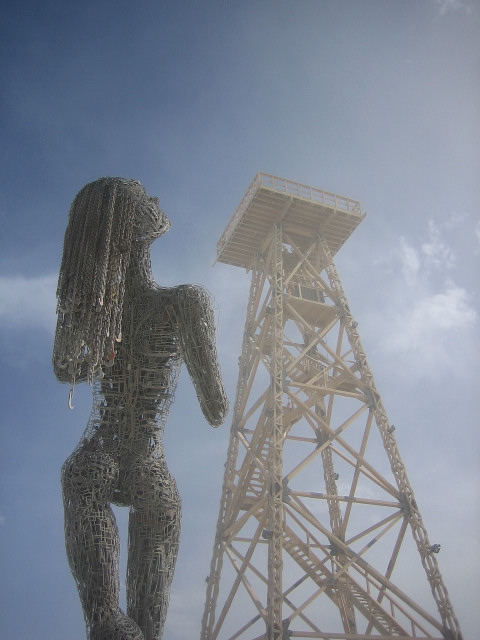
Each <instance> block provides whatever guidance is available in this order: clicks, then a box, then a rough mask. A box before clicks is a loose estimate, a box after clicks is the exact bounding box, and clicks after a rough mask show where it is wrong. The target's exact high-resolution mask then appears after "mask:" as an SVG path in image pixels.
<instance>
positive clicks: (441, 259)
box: [375, 220, 478, 375]
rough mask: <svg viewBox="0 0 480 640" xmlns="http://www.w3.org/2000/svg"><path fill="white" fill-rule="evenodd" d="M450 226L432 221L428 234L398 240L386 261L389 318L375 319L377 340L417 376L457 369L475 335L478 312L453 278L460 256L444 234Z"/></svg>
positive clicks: (391, 356)
mask: <svg viewBox="0 0 480 640" xmlns="http://www.w3.org/2000/svg"><path fill="white" fill-rule="evenodd" d="M457 223H458V220H457ZM452 224H454V222H453V221H452V220H448V221H446V222H445V223H443V224H441V225H438V224H436V223H435V222H434V221H432V220H431V221H429V223H428V228H427V230H426V234H425V237H424V238H418V239H416V240H414V241H412V240H411V239H408V238H405V237H403V238H400V240H399V244H398V247H397V249H396V250H395V251H393V252H392V253H391V254H390V256H389V257H388V259H387V261H388V263H389V264H388V267H389V268H388V273H389V277H390V278H391V280H392V281H391V284H390V287H389V293H388V294H387V296H388V307H387V308H388V312H387V315H388V317H387V319H386V320H387V321H386V322H385V323H383V324H382V326H381V327H378V321H377V323H376V327H375V331H376V338H377V339H376V344H377V346H378V348H379V349H380V350H381V351H382V352H383V353H384V354H385V355H386V356H387V357H389V358H391V359H392V360H394V361H396V362H398V360H399V359H400V360H405V361H408V363H409V370H411V371H413V372H414V373H416V374H417V375H422V374H423V373H429V372H434V373H435V372H436V373H438V374H440V373H441V371H442V370H445V368H448V369H449V370H451V368H452V367H458V366H459V365H458V360H459V355H461V354H463V353H467V352H468V344H469V343H470V350H471V341H472V340H473V339H475V337H474V332H473V331H472V329H473V327H474V326H475V325H476V324H477V322H478V312H477V310H476V309H475V308H474V306H473V303H472V299H471V296H470V294H469V292H468V291H467V290H466V289H465V288H464V287H462V286H460V285H458V284H457V283H455V282H454V280H453V277H452V274H453V273H454V271H455V267H456V264H457V256H456V254H455V252H454V251H453V249H452V248H451V246H450V245H449V243H448V242H447V240H446V239H445V237H444V235H443V231H444V230H447V229H448V228H450V227H451V225H452ZM460 359H461V358H460Z"/></svg>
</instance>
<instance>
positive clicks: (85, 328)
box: [54, 178, 170, 381]
mask: <svg viewBox="0 0 480 640" xmlns="http://www.w3.org/2000/svg"><path fill="white" fill-rule="evenodd" d="M169 228H170V221H169V219H168V217H167V215H166V214H165V213H164V212H163V211H162V210H161V209H160V207H159V205H158V199H157V198H154V197H151V196H148V195H147V193H146V192H145V189H144V188H143V186H142V185H141V184H140V182H138V181H137V180H128V179H124V178H100V179H98V180H95V181H94V182H90V183H89V184H87V185H85V186H84V187H83V189H81V190H80V191H79V193H78V194H77V196H76V197H75V200H74V201H73V204H72V206H71V209H70V214H69V220H68V225H67V229H66V231H65V240H64V246H63V257H62V263H61V267H60V275H59V279H58V288H57V298H58V307H57V314H58V321H57V333H56V338H55V347H54V366H56V365H58V366H62V367H67V368H68V369H69V370H70V374H69V375H65V376H64V377H65V379H66V380H67V379H68V380H70V381H71V379H72V378H77V379H78V378H79V377H81V370H82V371H83V370H84V369H85V366H86V367H87V374H86V375H87V378H88V379H89V380H91V379H92V377H93V376H94V375H95V373H96V372H98V371H99V369H100V368H101V367H102V366H103V365H105V363H106V362H107V361H108V358H110V354H111V353H112V352H113V347H114V344H113V343H114V341H115V339H117V340H118V339H120V334H121V319H122V309H123V301H124V295H125V283H126V278H127V271H128V268H129V267H130V266H133V267H134V268H135V271H136V272H137V273H138V274H140V275H141V276H143V277H144V279H145V280H147V281H148V280H149V279H150V260H149V251H148V248H149V246H150V244H151V242H152V241H153V240H154V239H155V238H158V237H160V236H161V235H163V234H164V233H165V232H166V231H168V229H169ZM132 263H135V264H132ZM58 373H59V372H57V375H58ZM82 377H84V376H82Z"/></svg>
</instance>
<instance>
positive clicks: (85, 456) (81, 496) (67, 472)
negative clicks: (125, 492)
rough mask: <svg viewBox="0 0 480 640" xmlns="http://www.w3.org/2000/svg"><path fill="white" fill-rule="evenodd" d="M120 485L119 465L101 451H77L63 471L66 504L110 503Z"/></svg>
mask: <svg viewBox="0 0 480 640" xmlns="http://www.w3.org/2000/svg"><path fill="white" fill-rule="evenodd" d="M117 481H118V464H117V463H116V462H115V460H114V459H113V458H112V457H111V456H109V455H108V454H106V453H104V452H102V451H85V450H83V449H79V450H77V451H75V452H74V453H73V454H72V455H71V456H70V457H69V458H67V460H66V461H65V463H64V465H63V467H62V491H63V497H64V501H65V504H66V505H68V504H70V503H76V504H79V503H83V504H85V503H92V502H110V501H111V498H112V495H113V491H114V489H115V485H116V483H117Z"/></svg>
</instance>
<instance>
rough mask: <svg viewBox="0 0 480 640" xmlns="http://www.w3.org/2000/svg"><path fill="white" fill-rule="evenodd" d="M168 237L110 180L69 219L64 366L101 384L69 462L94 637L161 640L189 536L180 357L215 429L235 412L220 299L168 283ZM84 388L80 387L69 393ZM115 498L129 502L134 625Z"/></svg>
mask: <svg viewBox="0 0 480 640" xmlns="http://www.w3.org/2000/svg"><path fill="white" fill-rule="evenodd" d="M168 228H169V221H168V218H167V217H166V216H165V214H163V212H161V211H160V209H159V208H158V202H157V200H156V199H155V198H149V197H148V196H146V194H145V191H144V189H143V187H141V185H140V184H139V183H138V182H136V181H127V180H122V179H118V178H102V179H100V180H98V181H96V182H95V183H91V184H90V185H87V186H86V187H84V189H82V191H80V193H79V194H78V196H77V198H76V199H75V201H74V203H73V205H72V209H71V212H70V219H69V225H68V227H67V232H66V234H65V246H64V256H63V260H62V266H61V270H60V277H59V285H58V298H59V303H58V324H57V332H56V338H55V346H54V356H53V363H54V369H55V373H56V375H57V377H58V378H59V379H60V380H61V381H63V382H69V383H70V384H71V385H72V388H73V385H74V384H75V382H78V381H80V380H87V381H89V382H91V381H93V380H95V382H94V389H95V392H94V406H93V410H92V414H91V416H90V419H89V422H88V425H87V429H86V431H85V433H84V434H83V437H82V439H81V441H80V443H79V445H78V446H77V448H76V449H75V451H74V452H73V454H72V455H71V456H70V457H69V458H68V460H67V461H66V462H65V465H64V467H63V472H62V484H63V494H64V503H65V530H66V546H67V555H68V558H69V562H70V566H71V568H72V572H73V574H74V577H75V579H76V582H77V587H78V590H79V594H80V598H81V601H82V606H83V610H84V614H85V618H86V622H87V629H88V633H89V638H90V639H91V640H108V639H109V638H112V639H113V638H115V639H117V638H122V639H125V640H130V639H132V640H133V639H135V640H140V639H145V640H154V639H157V640H158V639H159V638H161V635H162V631H163V625H164V621H165V616H166V610H167V605H168V598H169V591H170V584H171V580H172V577H173V570H174V566H175V560H176V557H177V550H178V539H179V533H180V499H179V496H178V492H177V488H176V485H175V480H174V479H173V477H172V476H171V474H170V473H169V471H168V468H167V465H166V462H165V458H164V454H163V449H162V438H161V436H162V430H163V426H164V424H165V421H166V419H167V416H168V411H169V408H170V404H171V402H172V400H173V396H174V392H175V386H176V380H177V377H178V372H179V368H180V364H181V362H182V360H184V361H185V362H186V364H187V367H188V370H189V372H190V375H191V377H192V380H193V382H194V384H195V387H196V389H197V395H198V397H199V401H200V404H201V407H202V410H203V412H204V414H205V416H206V418H207V420H208V421H209V422H210V423H211V424H213V425H218V424H220V423H221V422H222V421H223V419H224V417H225V414H226V411H227V401H226V397H225V393H224V390H223V387H222V383H221V377H220V372H219V368H218V363H217V359H216V352H215V343H214V324H213V316H212V312H211V309H210V305H209V300H208V294H207V293H206V292H205V291H204V290H203V289H202V288H200V287H193V286H191V285H183V286H180V287H174V288H162V287H159V286H157V285H156V284H155V283H154V282H153V279H152V277H151V269H150V259H149V245H150V243H151V241H152V240H153V239H154V238H155V237H158V236H159V235H161V234H162V233H164V232H165V231H166V230H167V229H168ZM71 393H72V392H71ZM110 503H115V504H122V505H128V506H130V523H129V559H128V572H127V605H128V609H127V614H128V615H127V616H126V615H125V614H124V613H123V612H122V611H121V610H120V609H119V607H118V592H119V578H118V561H119V543H118V532H117V528H116V524H115V518H114V516H113V513H112V511H111V508H110Z"/></svg>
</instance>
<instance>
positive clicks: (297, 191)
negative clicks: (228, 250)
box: [217, 171, 362, 255]
mask: <svg viewBox="0 0 480 640" xmlns="http://www.w3.org/2000/svg"><path fill="white" fill-rule="evenodd" d="M261 187H266V188H267V189H271V190H272V191H275V192H278V193H286V194H288V195H291V196H295V197H297V198H302V199H303V200H309V201H310V202H315V203H317V204H323V205H325V206H327V207H331V208H333V209H337V210H339V211H347V212H348V213H351V214H354V215H358V216H359V217H361V216H362V210H361V207H360V203H359V202H358V201H357V200H351V199H350V198H345V197H344V196H338V195H336V194H335V193H330V192H329V191H323V190H322V189H316V188H315V187H309V186H307V185H306V184H301V183H299V182H293V181H292V180H287V179H286V178H279V177H278V176H273V175H270V174H268V173H263V172H262V171H259V172H258V173H257V175H256V176H255V178H254V179H253V181H252V183H251V185H250V186H249V187H248V189H247V192H246V193H245V195H244V196H243V198H242V201H241V202H240V204H239V205H238V207H237V210H236V211H235V213H234V214H233V216H232V218H231V220H230V222H229V223H228V225H227V228H226V229H225V231H224V232H223V234H222V236H221V238H220V240H219V241H218V243H217V255H220V254H221V252H222V250H223V247H224V246H225V244H226V243H227V240H228V239H229V238H230V236H231V234H232V233H233V230H234V229H235V227H236V226H237V224H238V222H239V221H240V220H241V218H242V217H243V214H244V213H245V211H246V209H247V207H248V205H249V204H250V202H251V201H252V199H253V197H254V195H255V194H256V192H257V191H258V189H260V188H261Z"/></svg>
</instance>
